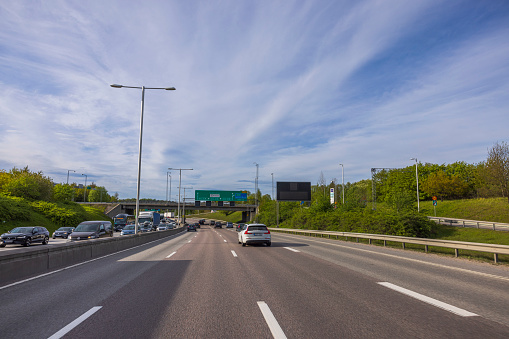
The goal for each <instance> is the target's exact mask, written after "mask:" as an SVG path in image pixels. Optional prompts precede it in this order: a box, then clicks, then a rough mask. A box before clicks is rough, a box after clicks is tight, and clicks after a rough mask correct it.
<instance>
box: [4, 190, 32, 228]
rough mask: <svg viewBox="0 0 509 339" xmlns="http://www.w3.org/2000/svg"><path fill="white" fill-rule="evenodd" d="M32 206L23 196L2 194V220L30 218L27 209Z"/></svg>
mask: <svg viewBox="0 0 509 339" xmlns="http://www.w3.org/2000/svg"><path fill="white" fill-rule="evenodd" d="M28 209H30V206H29V205H28V204H27V203H26V202H25V200H24V199H23V198H18V197H7V196H5V195H1V194H0V222H6V221H10V220H22V221H27V220H30V215H29V214H28V213H27V210H28Z"/></svg>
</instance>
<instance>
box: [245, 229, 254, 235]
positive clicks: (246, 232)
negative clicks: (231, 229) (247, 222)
mask: <svg viewBox="0 0 509 339" xmlns="http://www.w3.org/2000/svg"><path fill="white" fill-rule="evenodd" d="M244 234H253V232H249V231H248V230H246V231H245V232H244Z"/></svg>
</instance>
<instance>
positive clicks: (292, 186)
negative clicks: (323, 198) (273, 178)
mask: <svg viewBox="0 0 509 339" xmlns="http://www.w3.org/2000/svg"><path fill="white" fill-rule="evenodd" d="M276 196H277V200H278V201H311V182H286V181H278V182H277V195H276Z"/></svg>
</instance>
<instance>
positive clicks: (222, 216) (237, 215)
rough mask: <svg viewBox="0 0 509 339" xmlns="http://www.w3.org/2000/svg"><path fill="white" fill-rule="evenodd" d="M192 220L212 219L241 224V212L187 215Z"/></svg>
mask: <svg viewBox="0 0 509 339" xmlns="http://www.w3.org/2000/svg"><path fill="white" fill-rule="evenodd" d="M187 217H188V218H189V217H193V218H203V219H212V220H221V221H227V222H234V223H240V222H242V212H233V213H229V214H228V215H226V213H224V212H214V213H201V214H193V215H188V216H187Z"/></svg>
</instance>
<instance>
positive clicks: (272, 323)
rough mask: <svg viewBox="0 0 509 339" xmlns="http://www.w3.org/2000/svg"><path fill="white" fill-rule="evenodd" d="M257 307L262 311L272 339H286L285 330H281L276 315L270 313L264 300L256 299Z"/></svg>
mask: <svg viewBox="0 0 509 339" xmlns="http://www.w3.org/2000/svg"><path fill="white" fill-rule="evenodd" d="M258 307H259V308H260V311H262V314H263V317H264V318H265V322H266V323H267V325H269V329H270V332H271V333H272V336H273V337H274V339H286V335H285V332H283V329H282V328H281V326H279V323H278V322H277V320H276V317H274V314H272V311H271V310H270V308H269V305H267V304H266V303H265V301H258Z"/></svg>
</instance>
